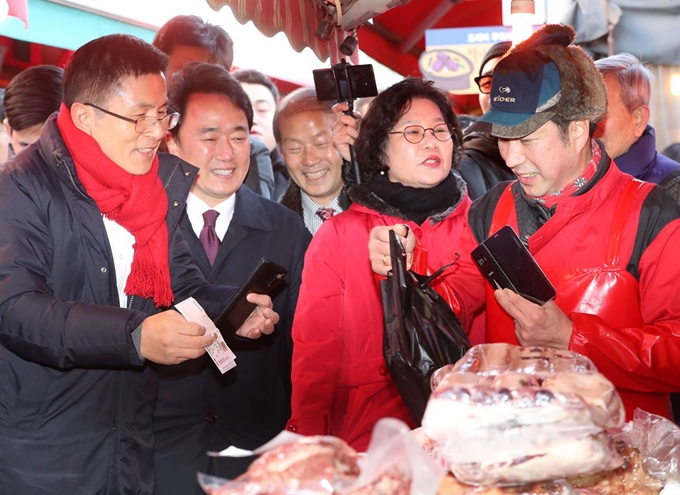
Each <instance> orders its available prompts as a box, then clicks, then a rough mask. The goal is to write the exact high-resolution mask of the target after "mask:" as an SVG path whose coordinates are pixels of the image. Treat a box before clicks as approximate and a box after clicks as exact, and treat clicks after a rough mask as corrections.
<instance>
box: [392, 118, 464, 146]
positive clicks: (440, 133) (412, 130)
mask: <svg viewBox="0 0 680 495" xmlns="http://www.w3.org/2000/svg"><path fill="white" fill-rule="evenodd" d="M454 129H455V127H453V126H452V125H449V124H443V123H442V124H437V125H436V126H434V127H423V126H422V125H410V126H408V127H405V128H404V130H403V131H393V132H389V133H388V134H403V135H404V139H406V141H408V142H409V143H412V144H418V143H419V142H421V141H422V140H423V139H425V131H431V132H432V135H433V136H434V137H435V139H436V140H437V141H441V142H444V141H448V140H449V139H451V136H452V135H453V130H454Z"/></svg>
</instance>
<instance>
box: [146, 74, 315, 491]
mask: <svg viewBox="0 0 680 495" xmlns="http://www.w3.org/2000/svg"><path fill="white" fill-rule="evenodd" d="M168 96H169V100H170V105H171V106H172V108H173V109H176V110H177V111H178V112H180V113H181V115H182V118H181V120H180V123H179V124H178V126H177V127H176V128H175V129H173V130H172V132H169V133H168V135H167V136H166V142H167V144H168V149H169V151H170V152H171V153H173V154H176V155H178V156H180V157H181V158H183V159H184V160H186V161H188V162H189V163H191V164H193V165H195V166H197V167H199V173H198V176H197V178H196V182H195V183H194V185H193V187H192V190H191V193H190V195H189V198H188V200H187V206H186V210H185V212H184V215H183V218H182V220H181V224H180V225H181V229H182V231H183V233H184V236H185V237H186V239H187V243H188V244H189V248H190V250H191V252H192V256H193V258H194V261H195V262H196V264H197V265H198V266H199V268H200V269H201V270H202V271H203V273H204V275H205V277H206V278H207V279H208V280H209V281H212V282H217V281H219V282H220V283H222V284H231V285H240V284H241V283H242V282H244V281H245V279H246V278H247V276H248V275H249V273H250V271H251V270H252V267H253V266H254V264H256V263H257V261H258V260H259V259H260V258H262V257H266V258H269V259H271V260H272V261H275V262H277V263H279V264H281V265H283V266H285V267H287V268H288V270H289V274H288V275H287V276H286V278H285V279H284V283H283V284H281V285H282V286H280V287H279V288H277V291H276V292H275V293H274V294H273V295H272V299H273V301H274V304H275V305H276V308H277V311H278V313H279V315H280V321H279V324H278V325H277V326H276V330H275V331H274V333H273V334H272V335H268V336H263V337H262V338H261V339H260V340H259V341H258V342H257V343H256V344H253V343H252V342H247V341H245V340H241V339H238V338H234V339H231V340H229V341H228V343H229V345H230V347H231V349H232V350H233V351H234V353H235V354H236V368H234V369H232V370H229V371H227V372H226V373H225V374H224V375H221V374H220V373H219V371H218V370H217V367H216V366H215V365H214V364H213V363H212V362H211V361H210V360H209V359H202V360H196V361H194V362H192V363H191V364H189V365H186V366H182V365H180V366H163V367H159V373H160V376H161V384H160V389H159V395H158V402H157V406H156V412H155V416H154V435H155V442H156V448H155V461H156V468H157V470H156V473H157V474H156V494H160V495H164V494H168V495H170V494H176V493H182V494H191V493H196V494H200V493H203V492H202V490H201V489H200V487H199V486H198V483H197V482H196V473H197V472H198V471H201V472H206V473H210V474H214V475H217V476H221V477H225V478H233V477H234V476H237V475H238V474H240V473H242V472H243V471H244V470H245V468H246V467H247V464H248V462H249V461H252V459H246V460H245V461H244V460H228V459H214V458H210V457H208V456H207V455H206V451H208V450H222V449H224V448H226V447H227V446H229V445H235V446H237V447H240V448H244V449H253V448H255V447H258V446H260V445H261V444H263V443H265V442H266V441H268V440H270V439H271V438H273V437H274V436H275V435H276V434H277V433H279V432H280V431H281V430H282V429H283V428H284V427H285V424H286V420H287V419H288V416H289V414H290V361H291V353H292V340H291V337H290V330H291V326H292V319H293V314H294V311H295V306H296V304H297V296H298V290H299V287H300V281H301V272H302V264H303V259H304V254H305V251H306V249H307V246H308V244H309V242H310V240H311V235H310V234H309V232H308V231H307V229H306V228H305V226H304V223H303V222H302V220H301V219H300V217H299V216H298V215H296V214H295V213H293V212H292V211H290V210H289V209H287V208H285V207H283V206H281V205H279V204H277V203H274V202H272V201H269V200H267V199H264V198H262V197H260V196H257V195H256V194H255V193H253V192H252V191H250V190H249V189H248V188H246V187H241V185H242V183H243V180H244V179H245V176H246V174H247V173H248V166H249V156H250V143H249V139H248V134H249V129H250V127H251V125H252V122H253V110H252V106H251V103H250V100H249V98H248V95H247V94H246V93H245V91H244V90H243V88H242V87H241V85H240V84H239V82H238V81H236V80H235V79H234V78H233V76H231V75H230V74H229V72H227V70H226V69H224V68H223V67H220V66H218V65H214V64H208V63H203V62H198V63H191V64H187V65H186V66H184V68H183V69H182V70H181V71H180V72H178V73H176V74H175V75H174V77H173V79H172V82H171V83H170V86H169V88H168ZM215 241H216V242H217V243H219V246H217V245H216V242H215Z"/></svg>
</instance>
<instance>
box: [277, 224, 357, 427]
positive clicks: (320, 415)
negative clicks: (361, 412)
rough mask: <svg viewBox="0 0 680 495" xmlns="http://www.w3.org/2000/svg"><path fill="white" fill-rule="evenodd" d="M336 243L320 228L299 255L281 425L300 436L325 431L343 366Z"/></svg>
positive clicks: (331, 232) (329, 228) (333, 234)
mask: <svg viewBox="0 0 680 495" xmlns="http://www.w3.org/2000/svg"><path fill="white" fill-rule="evenodd" d="M342 245H343V242H342V239H340V237H339V236H338V232H337V231H336V229H335V227H334V226H333V225H324V226H323V227H322V228H321V229H320V230H319V231H318V232H317V234H316V235H315V236H314V239H313V240H312V243H311V244H310V245H309V249H308V250H307V253H306V255H305V261H304V269H303V271H302V287H301V288H300V295H299V298H298V304H297V310H296V312H295V319H294V322H293V330H292V334H293V364H292V375H291V378H292V386H293V393H292V399H291V409H292V415H291V418H290V420H289V421H288V426H287V428H288V429H290V430H293V431H296V432H298V433H300V434H303V435H326V434H329V433H330V422H331V410H332V406H333V398H334V397H335V395H336V394H335V392H336V389H337V387H338V380H339V377H340V371H341V367H342V363H343V333H342V329H343V320H342V314H343V297H344V287H343V285H344V284H343V280H342V269H341V267H340V266H339V265H340V264H341V263H342V262H343V261H342V260H344V259H345V257H346V255H344V254H343V253H342V252H341V246H342Z"/></svg>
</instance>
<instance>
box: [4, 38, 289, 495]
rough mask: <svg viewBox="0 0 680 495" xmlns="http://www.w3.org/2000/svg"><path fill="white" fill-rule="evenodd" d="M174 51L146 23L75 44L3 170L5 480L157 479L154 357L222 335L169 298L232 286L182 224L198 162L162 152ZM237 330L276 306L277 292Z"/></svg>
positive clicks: (247, 332)
mask: <svg viewBox="0 0 680 495" xmlns="http://www.w3.org/2000/svg"><path fill="white" fill-rule="evenodd" d="M166 65H167V57H166V55H164V54H163V53H162V52H160V51H159V50H157V49H155V48H154V47H152V46H151V45H149V44H148V43H146V42H144V41H143V40H141V39H139V38H135V37H133V36H128V35H109V36H104V37H102V38H98V39H95V40H93V41H91V42H89V43H87V44H86V45H84V46H83V47H81V48H79V49H78V50H77V51H76V52H75V53H74V54H73V56H72V57H71V59H70V60H69V62H68V65H67V67H66V69H65V71H64V97H63V103H62V105H61V108H60V109H59V112H58V113H57V114H53V115H52V116H50V117H49V119H48V120H47V122H46V123H45V125H44V127H43V129H42V133H41V135H40V138H39V139H38V141H37V142H36V143H35V144H34V145H32V146H30V147H28V148H27V149H26V150H24V151H23V152H21V153H19V154H18V155H17V156H16V157H14V158H12V159H11V160H9V161H8V162H7V164H6V167H5V168H4V169H3V171H2V172H0V246H2V249H0V281H1V282H0V308H1V309H0V375H1V376H3V377H11V379H9V380H5V379H3V380H0V486H1V487H2V488H1V489H0V491H2V493H17V494H19V493H21V494H23V493H30V494H32V495H46V494H54V493H69V494H73V495H91V494H95V493H96V494H100V495H104V494H106V495H122V494H126V495H127V494H129V495H132V494H135V495H151V494H153V493H154V479H155V475H154V465H153V431H152V414H153V410H154V407H155V401H156V392H157V388H158V377H157V373H156V370H155V364H154V363H160V364H177V363H183V362H186V361H188V360H195V359H196V358H199V357H200V356H202V355H203V354H204V353H205V347H206V346H208V345H210V344H212V343H213V341H214V338H213V337H212V336H208V335H206V329H205V328H204V327H203V326H202V325H199V324H197V323H192V322H189V321H187V320H186V319H184V317H183V316H181V315H180V314H179V313H178V312H177V311H175V310H173V309H171V308H172V305H173V304H174V303H177V302H180V301H182V300H184V299H186V298H188V297H195V298H196V300H197V301H199V303H200V304H201V305H202V306H203V307H204V308H205V309H206V311H207V312H208V314H209V315H213V316H215V315H217V314H218V312H219V311H220V310H221V309H222V307H223V305H224V303H225V302H226V301H227V300H228V299H229V298H230V296H231V295H233V293H234V290H233V289H232V288H229V287H220V286H215V285H212V284H209V283H208V282H206V280H205V278H204V277H203V275H202V274H201V272H200V270H199V268H198V267H197V266H196V265H195V264H194V263H193V262H192V260H191V254H190V253H189V251H188V248H187V245H186V243H185V241H184V238H183V236H182V234H181V230H180V228H179V221H180V217H181V214H182V211H183V209H184V204H185V200H186V198H187V195H188V193H189V189H190V188H191V185H192V183H193V181H194V179H195V176H196V168H195V167H193V166H191V165H189V164H188V163H186V162H184V161H182V160H180V159H179V158H177V157H174V156H171V155H167V154H164V155H162V156H159V155H158V154H157V150H158V145H159V143H160V142H161V140H162V139H163V138H164V136H165V134H166V131H167V129H168V128H170V127H172V126H174V125H176V124H177V121H178V118H179V115H178V114H177V113H174V112H172V111H171V110H169V107H168V100H167V97H166V93H165V78H164V76H163V72H164V70H165V68H166ZM249 300H250V301H251V302H254V303H255V304H257V305H258V306H257V309H256V310H255V311H254V312H253V314H252V316H251V317H250V318H249V319H248V320H247V321H246V323H245V324H244V325H243V326H242V327H241V329H239V332H238V334H239V335H242V336H244V337H249V338H257V337H259V336H261V335H262V334H269V333H271V332H272V331H273V329H274V324H276V323H277V321H278V315H277V314H276V313H274V312H273V309H272V306H271V300H270V299H269V297H267V296H258V295H256V294H250V295H249Z"/></svg>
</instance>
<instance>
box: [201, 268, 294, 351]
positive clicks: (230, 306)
mask: <svg viewBox="0 0 680 495" xmlns="http://www.w3.org/2000/svg"><path fill="white" fill-rule="evenodd" d="M287 274H288V269H287V268H286V267H284V266H281V265H279V264H278V263H274V262H273V261H271V260H268V259H266V258H262V259H261V260H260V261H259V263H258V264H257V265H256V266H255V269H254V270H253V271H252V273H251V274H250V275H249V276H248V278H247V279H246V281H245V282H244V283H243V284H242V285H241V286H240V287H239V288H238V291H237V292H236V294H235V295H234V296H233V297H232V298H231V299H230V300H229V302H228V303H227V305H226V306H225V307H224V309H223V310H222V311H221V312H220V314H219V315H218V316H217V318H216V319H215V322H214V323H215V326H216V327H217V328H218V329H219V331H220V332H221V333H222V336H223V337H225V338H226V337H227V336H229V335H233V334H235V333H236V331H237V330H238V329H239V328H240V327H241V325H243V322H244V321H246V319H247V318H248V316H249V315H250V313H252V312H253V310H254V309H255V306H256V305H255V304H253V303H251V302H248V301H247V300H246V296H247V295H248V294H251V293H253V292H254V293H255V294H266V295H270V294H271V293H272V291H273V290H274V289H275V288H276V286H278V285H279V283H281V281H282V280H283V279H284V277H285V276H286V275H287Z"/></svg>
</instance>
